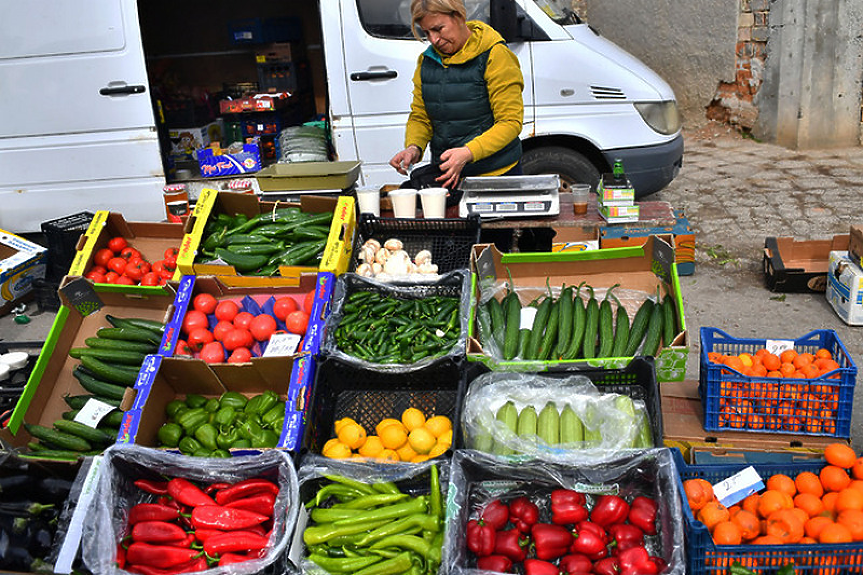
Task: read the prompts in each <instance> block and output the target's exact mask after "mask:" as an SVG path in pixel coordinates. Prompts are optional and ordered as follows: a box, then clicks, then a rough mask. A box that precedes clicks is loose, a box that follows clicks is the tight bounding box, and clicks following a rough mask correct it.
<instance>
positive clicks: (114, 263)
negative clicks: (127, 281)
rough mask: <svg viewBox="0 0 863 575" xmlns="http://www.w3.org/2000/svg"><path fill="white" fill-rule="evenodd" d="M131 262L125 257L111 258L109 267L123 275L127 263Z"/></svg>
mask: <svg viewBox="0 0 863 575" xmlns="http://www.w3.org/2000/svg"><path fill="white" fill-rule="evenodd" d="M127 263H129V262H127V261H126V260H124V259H123V258H111V259H110V260H108V269H109V270H111V271H112V272H116V273H117V275H123V272H124V271H126V264H127Z"/></svg>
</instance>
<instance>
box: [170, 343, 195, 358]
mask: <svg viewBox="0 0 863 575" xmlns="http://www.w3.org/2000/svg"><path fill="white" fill-rule="evenodd" d="M192 354H193V352H192V348H190V347H189V344H188V343H186V342H185V341H183V340H182V339H178V340H177V346H176V347H175V348H174V355H192Z"/></svg>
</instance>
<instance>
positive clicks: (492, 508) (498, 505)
mask: <svg viewBox="0 0 863 575" xmlns="http://www.w3.org/2000/svg"><path fill="white" fill-rule="evenodd" d="M480 517H481V518H482V520H483V521H484V522H485V524H486V525H490V526H491V528H492V529H494V530H495V531H500V530H501V529H503V528H504V527H506V524H507V523H508V522H509V507H507V506H506V505H505V504H504V503H503V502H502V501H501V500H500V499H493V500H492V501H490V502H489V503H488V505H486V506H485V507H484V508H483V510H482V514H481V515H480Z"/></svg>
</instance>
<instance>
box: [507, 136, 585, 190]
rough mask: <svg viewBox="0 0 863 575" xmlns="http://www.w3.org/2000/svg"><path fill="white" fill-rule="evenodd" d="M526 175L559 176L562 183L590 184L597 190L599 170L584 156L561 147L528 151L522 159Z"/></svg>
mask: <svg viewBox="0 0 863 575" xmlns="http://www.w3.org/2000/svg"><path fill="white" fill-rule="evenodd" d="M521 167H522V170H523V171H524V173H525V174H526V175H537V174H558V175H560V180H561V183H564V182H565V183H567V184H590V185H591V186H592V187H593V189H594V190H596V184H597V183H599V170H598V169H596V167H595V166H594V165H593V164H592V163H591V162H590V160H588V159H587V158H585V157H584V156H582V155H581V154H579V153H578V152H575V151H573V150H570V149H569V148H562V147H560V146H547V147H541V148H534V149H532V150H527V151H526V152H524V154H523V155H522V157H521Z"/></svg>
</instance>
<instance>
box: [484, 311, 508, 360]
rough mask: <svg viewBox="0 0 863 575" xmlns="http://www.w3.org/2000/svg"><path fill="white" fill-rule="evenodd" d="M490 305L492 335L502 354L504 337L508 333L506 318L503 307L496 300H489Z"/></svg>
mask: <svg viewBox="0 0 863 575" xmlns="http://www.w3.org/2000/svg"><path fill="white" fill-rule="evenodd" d="M488 305H489V311H490V312H491V334H492V337H493V339H494V344H495V345H496V346H497V349H498V350H499V351H501V352H502V351H503V337H504V334H505V333H506V318H505V317H504V314H503V306H501V305H500V302H499V301H497V299H495V298H491V299H490V300H488Z"/></svg>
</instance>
